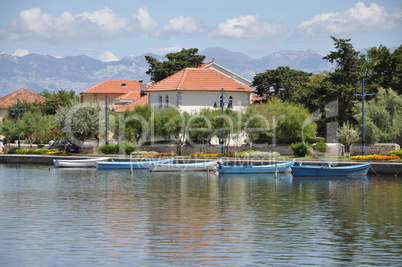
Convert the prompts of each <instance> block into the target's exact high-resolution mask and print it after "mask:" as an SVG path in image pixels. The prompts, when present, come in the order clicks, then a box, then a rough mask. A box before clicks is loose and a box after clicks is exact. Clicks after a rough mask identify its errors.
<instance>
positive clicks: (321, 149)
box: [313, 141, 328, 153]
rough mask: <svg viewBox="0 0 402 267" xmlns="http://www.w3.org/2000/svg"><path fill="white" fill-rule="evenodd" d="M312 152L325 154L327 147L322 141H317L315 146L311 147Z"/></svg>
mask: <svg viewBox="0 0 402 267" xmlns="http://www.w3.org/2000/svg"><path fill="white" fill-rule="evenodd" d="M313 148H314V150H316V151H319V152H324V153H325V152H327V150H328V146H327V144H326V143H325V142H324V141H318V142H317V143H316V144H315V145H313Z"/></svg>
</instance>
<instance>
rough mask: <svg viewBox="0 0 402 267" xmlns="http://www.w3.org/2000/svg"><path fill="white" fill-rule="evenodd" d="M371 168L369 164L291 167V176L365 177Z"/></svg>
mask: <svg viewBox="0 0 402 267" xmlns="http://www.w3.org/2000/svg"><path fill="white" fill-rule="evenodd" d="M370 166H371V162H370V163H367V164H361V165H351V166H340V167H330V166H309V165H305V166H303V165H302V166H293V167H292V174H293V176H304V177H309V176H324V177H325V176H365V175H367V173H368V171H369V169H370Z"/></svg>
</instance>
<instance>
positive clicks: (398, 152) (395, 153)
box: [388, 149, 402, 159]
mask: <svg viewBox="0 0 402 267" xmlns="http://www.w3.org/2000/svg"><path fill="white" fill-rule="evenodd" d="M388 156H398V157H400V158H401V159H402V149H398V150H392V151H390V152H388Z"/></svg>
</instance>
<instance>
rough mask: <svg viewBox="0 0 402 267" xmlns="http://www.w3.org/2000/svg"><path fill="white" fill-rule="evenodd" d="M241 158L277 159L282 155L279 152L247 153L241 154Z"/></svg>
mask: <svg viewBox="0 0 402 267" xmlns="http://www.w3.org/2000/svg"><path fill="white" fill-rule="evenodd" d="M238 154H241V155H240V157H242V158H275V157H280V156H281V155H280V154H279V153H278V152H262V151H247V152H245V153H243V152H241V153H238Z"/></svg>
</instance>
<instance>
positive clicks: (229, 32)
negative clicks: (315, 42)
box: [210, 15, 287, 39]
mask: <svg viewBox="0 0 402 267" xmlns="http://www.w3.org/2000/svg"><path fill="white" fill-rule="evenodd" d="M285 32H287V27H286V26H285V25H284V24H281V23H270V22H266V21H259V20H258V16H253V15H245V16H240V17H238V18H232V19H228V20H226V21H225V22H223V23H221V24H219V25H218V28H217V29H215V30H214V31H212V32H211V34H210V35H211V36H217V37H228V38H249V39H262V38H270V37H277V36H279V35H281V34H283V33H285Z"/></svg>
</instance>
